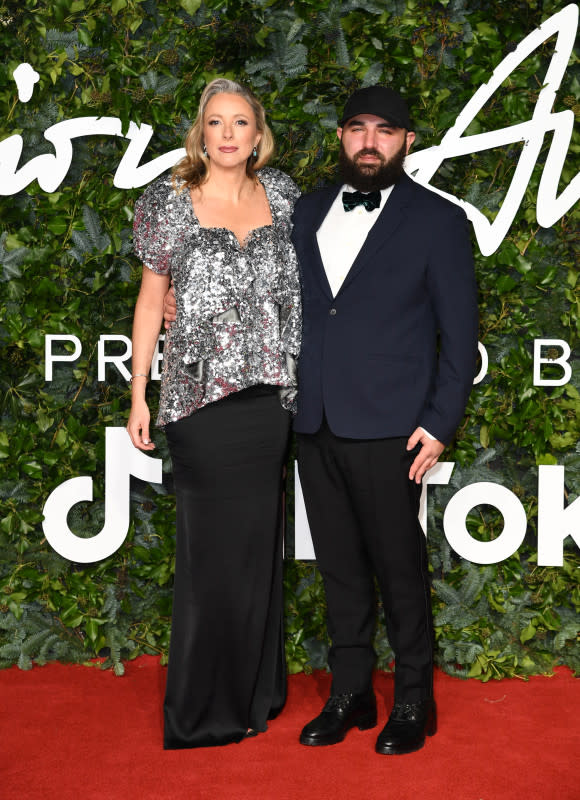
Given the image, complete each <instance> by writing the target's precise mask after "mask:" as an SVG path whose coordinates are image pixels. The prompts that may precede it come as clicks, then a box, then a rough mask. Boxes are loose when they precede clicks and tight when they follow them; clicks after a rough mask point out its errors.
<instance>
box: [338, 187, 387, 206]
mask: <svg viewBox="0 0 580 800" xmlns="http://www.w3.org/2000/svg"><path fill="white" fill-rule="evenodd" d="M342 205H343V207H344V210H345V211H352V210H353V208H356V207H357V206H364V207H365V208H366V210H367V211H374V209H375V208H379V206H380V205H381V193H380V192H378V191H377V192H369V193H368V194H363V193H362V192H343V193H342Z"/></svg>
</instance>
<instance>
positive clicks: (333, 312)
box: [330, 308, 336, 317]
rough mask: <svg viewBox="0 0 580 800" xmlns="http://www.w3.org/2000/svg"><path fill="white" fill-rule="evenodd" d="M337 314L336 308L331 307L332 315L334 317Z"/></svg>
mask: <svg viewBox="0 0 580 800" xmlns="http://www.w3.org/2000/svg"><path fill="white" fill-rule="evenodd" d="M335 314H336V308H331V309H330V316H331V317H334V315H335Z"/></svg>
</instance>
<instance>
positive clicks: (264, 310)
mask: <svg viewBox="0 0 580 800" xmlns="http://www.w3.org/2000/svg"><path fill="white" fill-rule="evenodd" d="M257 175H258V179H259V180H260V182H261V183H262V185H263V186H264V189H265V191H266V196H267V198H268V202H269V204H270V212H271V215H272V225H266V226H263V227H260V228H256V229H254V230H252V231H250V233H249V234H248V237H247V238H246V240H245V242H244V243H243V246H241V245H240V244H239V242H238V240H237V239H236V236H235V235H234V234H233V233H232V231H230V230H228V229H227V228H204V227H202V226H201V225H200V224H199V221H198V219H197V217H196V216H195V212H194V210H193V205H192V203H191V199H190V194H189V191H188V190H187V189H183V190H182V191H181V192H179V191H176V189H175V188H174V185H173V182H172V178H171V176H170V175H164V176H162V177H161V178H158V179H157V180H156V181H154V182H153V183H151V184H150V185H149V186H148V187H147V189H146V190H145V192H144V193H143V194H142V196H141V197H140V198H139V200H138V201H137V203H136V204H135V219H134V225H133V234H134V246H135V251H136V253H137V255H138V256H139V257H140V259H141V261H142V262H143V264H144V265H145V266H146V267H148V268H149V269H152V270H153V271H154V272H156V273H158V274H162V275H166V274H170V275H171V277H172V279H173V283H174V286H175V296H176V302H177V319H176V320H175V322H174V323H173V324H172V326H171V328H170V330H169V331H168V333H167V336H166V339H165V346H164V350H163V374H162V379H161V394H160V398H159V416H158V418H157V424H158V425H159V426H164V425H166V424H167V423H168V422H175V421H176V420H178V419H181V418H183V417H186V416H189V414H191V413H192V412H194V411H196V410H197V409H199V408H202V407H203V406H205V405H207V404H208V403H213V402H215V401H216V400H220V399H221V398H223V397H226V396H227V395H229V394H231V393H232V392H237V391H240V390H241V389H246V388H249V387H250V386H254V385H257V384H270V385H273V386H279V387H280V400H281V403H282V405H283V406H284V407H285V408H287V409H288V410H290V411H295V396H296V368H295V360H296V358H297V357H298V352H299V349H300V328H301V314H300V286H299V282H298V266H297V263H296V254H295V252H294V248H293V246H292V243H291V241H290V233H291V229H292V223H291V219H290V218H291V215H292V211H293V207H294V203H295V201H296V199H297V198H298V196H299V194H300V192H299V190H298V187H297V186H296V184H295V183H294V182H293V181H292V180H291V179H290V178H289V177H288V176H287V175H285V174H284V173H283V172H280V171H278V170H275V169H271V168H264V169H262V170H260V171H259V172H258V173H257ZM179 188H180V184H179V183H178V184H177V189H178V190H179Z"/></svg>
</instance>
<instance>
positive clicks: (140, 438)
mask: <svg viewBox="0 0 580 800" xmlns="http://www.w3.org/2000/svg"><path fill="white" fill-rule="evenodd" d="M150 420H151V415H150V414H149V407H148V406H147V403H146V402H145V400H141V399H136V400H133V404H132V406H131V413H130V415H129V422H128V423H127V431H128V433H129V436H130V437H131V441H132V442H133V444H134V445H135V447H138V448H139V450H155V445H154V444H153V442H152V441H151V439H150V438H149V422H150Z"/></svg>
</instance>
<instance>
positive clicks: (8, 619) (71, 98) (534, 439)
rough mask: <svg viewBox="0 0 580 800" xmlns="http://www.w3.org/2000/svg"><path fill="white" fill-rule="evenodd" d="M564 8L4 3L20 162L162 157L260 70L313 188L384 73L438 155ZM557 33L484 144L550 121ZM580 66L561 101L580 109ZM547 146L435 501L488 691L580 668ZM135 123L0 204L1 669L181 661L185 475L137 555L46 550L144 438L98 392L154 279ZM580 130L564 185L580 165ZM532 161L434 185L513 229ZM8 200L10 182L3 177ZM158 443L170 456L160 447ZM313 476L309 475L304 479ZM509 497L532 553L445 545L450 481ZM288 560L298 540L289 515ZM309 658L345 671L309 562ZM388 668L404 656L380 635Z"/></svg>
mask: <svg viewBox="0 0 580 800" xmlns="http://www.w3.org/2000/svg"><path fill="white" fill-rule="evenodd" d="M562 7H563V4H561V3H557V2H552V0H544V2H541V0H537V1H536V0H527V1H526V2H524V1H523V0H509V1H508V0H505V2H503V1H501V0H490V1H489V2H480V1H479V0H470V1H467V0H441V1H440V2H435V0H409V2H402V1H401V0H382V1H381V0H371V2H357V0H295V2H292V3H288V2H280V0H258V2H253V3H250V2H246V0H208V2H201V0H181V2H177V0H175V1H171V2H169V1H166V0H107V2H103V0H73V1H72V2H67V1H66V0H51V2H40V1H37V0H19V2H18V3H16V2H8V3H2V2H1V0H0V45H1V51H2V54H3V61H4V63H3V66H2V70H1V72H0V108H1V115H0V128H1V130H0V139H4V138H6V137H8V136H10V135H13V134H15V133H20V134H21V135H22V136H23V138H24V140H25V148H24V152H23V154H22V157H21V160H20V166H21V165H23V164H25V163H27V162H28V161H29V160H30V159H31V158H33V157H34V156H36V155H38V154H41V153H51V152H53V149H52V146H51V145H50V143H48V142H46V140H45V139H44V137H43V132H44V131H45V130H46V128H48V127H49V126H50V125H52V124H55V123H56V122H59V121H61V120H64V119H70V118H73V117H78V116H90V115H95V116H112V117H120V118H121V119H122V121H123V125H124V126H125V129H126V127H127V125H128V122H129V120H134V121H135V122H146V123H149V124H151V125H152V126H153V127H154V130H155V135H154V137H153V139H152V141H151V144H150V147H149V149H148V151H147V153H146V155H145V157H144V161H147V160H149V159H150V158H153V157H154V156H156V155H160V154H163V153H166V152H168V151H170V150H172V149H174V148H175V147H179V146H181V143H182V138H183V134H184V132H185V130H186V129H187V127H188V124H189V123H190V121H191V120H192V118H193V116H194V114H195V110H196V105H197V101H198V98H199V95H200V92H201V89H202V87H203V86H204V85H205V83H206V82H207V81H208V80H210V79H212V78H214V77H216V76H224V75H225V76H227V77H233V78H238V79H242V80H244V81H246V82H248V83H249V84H250V85H251V86H252V87H253V88H254V89H255V91H256V92H257V93H258V94H259V96H260V97H261V99H262V100H263V102H264V105H265V107H266V109H267V111H268V116H269V120H270V122H271V124H272V127H273V130H274V133H275V135H276V139H277V144H278V152H277V157H276V162H275V165H276V166H278V167H280V168H282V169H284V170H286V171H288V172H289V173H290V174H291V175H292V176H293V177H294V178H295V180H296V181H297V182H298V184H299V185H300V186H301V188H303V189H304V190H308V189H311V188H313V187H315V186H317V185H318V184H320V183H321V182H325V181H327V180H331V179H332V178H333V176H334V163H335V160H336V154H337V140H336V136H335V133H334V130H335V126H336V116H337V111H338V110H340V109H341V108H342V105H343V103H344V101H345V99H346V97H347V96H348V95H349V93H350V92H351V91H352V90H353V89H354V88H356V87H357V86H360V85H361V84H362V85H367V84H370V83H374V82H379V81H383V82H388V83H392V84H393V85H394V86H397V87H399V88H400V90H401V91H402V92H404V93H405V94H407V96H408V97H409V99H410V100H411V103H412V107H413V115H414V120H415V122H416V130H417V143H416V148H419V149H423V148H426V147H429V146H431V145H434V144H438V143H439V142H440V140H441V138H442V136H443V135H444V133H445V131H446V130H447V129H448V128H449V127H450V125H452V124H453V123H454V121H455V119H456V117H457V115H458V114H459V112H460V111H461V110H462V108H463V107H464V106H465V104H466V102H467V101H468V100H469V98H470V97H471V96H472V94H473V93H474V91H475V90H476V89H477V88H478V87H479V86H480V85H481V83H483V82H485V81H487V80H488V78H489V76H490V75H491V72H492V70H493V68H494V67H495V66H497V64H498V63H499V62H500V61H501V60H502V58H503V57H504V56H505V55H506V54H507V53H509V52H510V51H511V50H513V49H514V47H515V46H516V45H517V44H518V43H519V41H521V39H523V38H524V36H525V35H527V34H528V33H530V32H531V31H533V30H534V29H535V28H537V27H538V25H539V24H540V23H541V22H542V21H543V20H545V19H547V18H548V17H549V16H551V15H552V14H553V13H555V12H556V11H558V10H560V9H561V8H562ZM553 44H554V39H553V38H552V39H551V40H549V41H548V42H547V43H546V44H545V45H543V46H542V47H540V48H538V49H537V50H536V51H535V52H534V53H533V54H531V56H530V57H529V58H528V59H527V60H526V61H525V62H524V63H523V64H522V65H521V66H520V67H519V68H518V69H516V70H515V71H514V73H513V74H512V75H511V76H510V78H509V79H508V80H506V81H505V82H504V84H503V86H502V87H501V88H500V90H499V91H498V92H496V94H495V95H494V97H493V98H492V99H491V101H490V102H489V103H488V104H487V105H486V107H485V109H484V111H483V112H482V113H481V114H480V115H479V116H478V117H477V119H476V120H475V121H474V122H473V123H472V125H471V127H470V129H469V131H468V132H469V133H475V132H478V131H484V130H492V129H493V128H496V127H505V126H507V125H509V124H511V123H514V122H519V121H524V120H527V119H529V118H530V117H531V114H532V113H533V109H534V104H535V101H536V100H537V97H538V92H539V90H540V88H541V86H542V84H543V82H544V77H545V73H546V69H547V66H548V64H549V61H550V58H551V56H552V54H553ZM24 61H26V62H29V63H30V64H32V66H33V67H34V68H35V69H36V71H37V72H38V73H39V74H40V81H39V83H38V84H37V86H36V87H35V90H34V95H33V98H32V100H31V101H30V102H28V103H23V102H18V98H17V93H16V85H15V83H14V81H13V79H12V72H13V70H14V68H15V67H16V66H17V65H18V64H19V63H20V62H24ZM579 88H580V84H579V71H578V61H577V58H576V57H573V58H572V59H571V61H570V64H569V66H568V70H567V73H566V77H565V79H564V81H563V83H562V86H561V88H560V90H559V92H558V95H557V98H556V104H555V110H563V109H566V108H572V109H573V111H574V113H575V114H576V118H578V115H579V114H580V102H579V99H578V95H579ZM550 141H551V135H547V136H546V139H545V142H544V148H543V150H542V154H541V157H540V161H539V163H538V166H537V168H536V169H535V171H534V173H533V176H532V180H531V182H530V184H529V187H528V189H527V193H526V196H525V198H524V201H523V203H522V205H521V207H520V210H519V212H518V215H517V217H516V219H515V221H514V223H513V225H512V226H511V228H510V231H509V233H508V235H507V237H506V239H505V241H504V242H503V244H502V245H501V247H500V248H499V249H498V250H497V252H496V253H494V254H493V255H492V256H488V257H483V256H481V254H480V253H479V251H478V250H477V247H476V248H475V251H476V254H477V274H478V282H479V288H480V308H481V334H480V338H481V340H482V342H483V343H484V344H485V346H486V348H487V350H488V353H489V357H490V369H489V373H488V375H487V377H486V378H485V380H484V381H483V382H482V383H481V384H479V385H478V386H477V387H476V388H475V389H474V391H473V394H472V398H471V401H470V405H469V408H468V411H467V414H466V417H465V421H464V423H463V425H462V426H461V429H460V430H459V432H458V435H457V441H456V443H455V444H454V446H453V448H451V449H450V450H449V452H447V453H446V454H445V458H446V460H450V461H455V462H457V465H456V468H455V471H454V474H453V479H452V483H451V484H450V485H449V486H446V487H438V488H437V489H433V490H431V492H430V500H429V548H430V557H431V565H432V570H433V578H434V582H433V606H434V611H435V623H436V635H437V659H438V662H439V664H440V665H441V666H442V667H443V668H444V669H445V670H447V671H448V672H451V673H453V674H457V675H462V676H467V675H469V676H473V677H479V678H481V679H484V680H485V679H488V678H490V677H501V676H503V675H514V674H517V675H526V674H529V673H534V672H542V671H549V670H550V669H551V668H552V667H553V666H554V665H556V664H568V665H570V666H571V667H572V668H574V669H575V670H578V669H579V668H580V653H579V648H578V623H577V620H578V616H577V613H578V610H579V608H580V585H579V580H578V575H579V572H578V567H579V565H580V558H579V554H578V548H577V547H576V546H575V544H574V543H573V542H571V541H569V543H568V545H567V547H566V553H565V563H564V566H563V567H562V568H545V567H544V568H542V567H538V566H537V563H536V551H537V546H536V515H537V504H538V499H537V467H538V465H539V464H556V463H557V464H561V465H564V466H565V468H566V501H567V503H568V504H569V503H571V502H573V501H574V499H575V498H576V497H577V496H578V494H579V488H580V448H579V445H578V442H579V439H580V435H579V434H580V431H579V429H580V400H579V394H578V389H579V388H580V386H579V384H580V363H579V360H578V350H577V343H578V334H579V331H580V322H579V313H578V312H579V309H580V283H579V282H578V271H577V266H576V261H575V248H576V245H577V241H578V238H577V237H578V228H577V223H578V217H577V216H573V214H572V212H570V213H568V214H567V215H566V216H564V217H563V218H562V219H561V220H560V221H559V222H558V223H557V224H556V225H555V226H554V227H553V228H550V229H543V228H540V227H539V226H538V224H537V222H536V218H535V203H536V196H537V191H538V185H539V181H540V176H541V171H542V164H543V160H544V159H545V157H546V152H547V149H548V147H549V144H550ZM126 144H127V142H126V140H124V139H123V138H121V137H111V136H109V137H105V136H95V137H85V138H81V139H77V140H75V143H74V152H75V155H74V159H73V163H72V166H71V169H70V170H69V173H68V174H67V176H66V179H65V180H64V182H63V183H62V184H61V185H60V186H59V187H58V189H57V191H55V192H53V193H47V192H45V191H43V190H42V189H41V188H40V187H39V185H38V184H37V183H36V182H32V183H31V184H30V185H28V186H27V187H26V188H25V189H23V190H22V191H20V192H19V193H18V194H16V195H14V196H10V197H4V198H2V199H1V201H0V202H1V218H0V226H1V237H0V263H1V265H2V272H1V273H0V319H1V322H0V340H1V344H2V367H1V387H0V388H1V402H2V429H1V432H0V464H1V473H0V499H1V501H2V511H1V513H0V661H1V665H3V666H6V665H9V664H12V663H18V665H19V666H20V667H21V668H23V669H26V668H29V667H30V666H31V665H32V663H33V662H34V661H36V662H37V663H44V662H45V661H47V660H51V659H61V660H67V659H68V660H75V661H85V660H89V659H91V658H93V657H95V656H97V655H101V656H102V655H104V656H106V658H107V660H106V663H107V664H112V665H113V666H114V668H115V670H116V671H117V672H118V673H122V670H123V667H122V659H127V658H133V657H135V656H136V655H138V654H139V653H144V652H146V653H160V654H162V656H163V657H164V658H165V655H166V653H167V644H168V626H169V613H170V607H171V583H172V559H173V516H174V503H173V497H172V495H171V491H170V489H171V476H170V474H169V473H167V474H166V475H165V481H164V485H163V486H152V487H151V486H147V485H145V484H142V483H140V482H139V481H135V482H134V484H133V492H132V523H131V528H130V531H129V536H128V538H127V541H126V542H125V544H124V545H123V546H122V547H121V548H120V550H119V551H118V552H117V553H115V555H113V556H111V557H110V558H108V559H107V560H105V561H103V562H100V563H96V564H92V565H78V564H71V563H70V562H69V561H67V560H65V559H63V558H61V557H60V556H59V555H57V554H56V553H55V552H54V551H53V550H52V549H51V548H50V547H49V546H48V544H47V543H46V541H45V540H44V539H43V534H42V527H41V522H42V516H41V509H42V508H43V505H44V503H45V501H46V498H47V496H48V495H49V493H50V492H51V491H52V490H53V489H54V488H55V486H57V485H58V484H60V483H61V482H62V481H63V480H66V479H68V478H71V477H75V476H78V475H94V476H99V475H101V474H102V469H103V464H104V433H105V427H106V426H123V425H124V424H125V422H126V418H127V414H128V408H129V393H128V389H127V385H126V384H125V382H124V381H123V380H122V379H121V377H120V375H119V374H118V373H117V372H116V371H115V370H113V369H110V370H109V371H108V372H107V380H106V381H105V382H98V380H97V366H96V348H97V341H98V338H99V336H100V335H101V334H107V333H115V334H126V335H130V326H131V317H132V307H133V303H134V300H135V298H136V293H137V290H138V283H139V277H140V267H139V264H138V262H137V260H136V259H135V257H134V256H133V255H132V253H131V234H130V230H131V221H132V215H133V202H134V200H135V199H136V197H137V196H138V195H139V194H140V192H141V190H140V189H139V190H130V191H126V190H120V189H117V188H115V186H114V185H113V175H114V172H115V170H116V168H117V165H118V164H119V161H120V160H121V157H122V155H123V152H124V150H125V148H126ZM578 150H579V141H578V135H577V133H576V134H575V135H574V138H573V140H572V144H571V147H570V151H569V154H568V157H567V160H566V163H565V166H564V170H563V174H562V178H561V181H560V188H559V191H562V190H563V189H564V187H565V186H567V185H568V184H569V183H570V181H571V179H572V178H573V177H574V170H573V162H574V156H577V154H578ZM518 155H519V149H518V146H515V145H514V146H511V147H505V148H498V149H496V150H493V151H483V152H481V153H478V154H475V155H472V156H463V157H461V158H456V159H453V160H449V161H446V162H445V163H444V164H443V165H442V167H441V168H440V169H439V171H438V173H437V175H436V176H435V178H434V179H433V184H434V185H436V186H439V187H441V188H444V189H445V190H447V191H450V192H451V193H453V194H455V195H456V196H458V197H463V198H466V199H467V200H469V201H470V202H471V203H473V204H475V205H476V206H477V207H478V208H479V209H480V210H481V211H482V212H483V213H484V214H485V215H486V216H488V218H490V219H492V218H493V217H494V216H495V214H496V213H497V210H498V208H499V207H500V205H501V202H502V199H503V197H504V195H505V192H506V190H507V188H508V187H509V184H510V181H511V179H512V177H513V173H514V169H515V166H516V162H517V157H518ZM0 189H1V187H0ZM47 334H75V335H77V336H78V337H79V339H80V340H81V342H82V344H83V353H82V355H81V357H80V358H79V359H78V360H77V361H76V362H75V363H74V364H70V365H67V364H61V365H57V366H56V367H55V374H54V380H53V382H51V383H46V382H45V380H44V337H45V335H47ZM541 337H548V338H560V339H563V340H565V341H567V342H568V343H569V345H570V346H571V348H572V351H573V357H572V359H571V365H572V370H573V374H572V380H571V381H570V382H569V383H568V384H566V385H565V386H561V387H556V388H553V389H548V388H545V387H536V386H534V385H533V381H532V347H533V340H534V338H541ZM157 441H158V443H159V450H160V455H163V456H165V458H166V461H165V464H166V468H168V466H167V465H168V461H167V452H166V450H165V446H164V444H163V437H162V436H159V435H158V436H157ZM289 472H291V470H289ZM485 480H490V481H495V482H498V483H501V484H503V485H505V486H507V487H508V488H510V489H512V490H513V491H514V492H515V494H516V495H517V496H518V497H519V498H520V499H521V501H522V503H523V504H524V507H525V509H526V514H527V517H528V532H527V536H526V540H525V542H524V544H523V545H522V546H521V547H520V549H519V551H518V552H517V553H516V554H515V555H513V556H512V557H510V558H509V559H507V560H506V561H503V562H502V563H499V564H495V565H490V566H477V565H474V564H471V563H468V562H466V561H463V560H462V559H461V558H459V557H458V556H457V555H456V554H455V553H454V552H453V551H452V550H451V548H450V547H449V545H448V544H447V542H446V539H445V537H444V535H443V533H442V514H443V511H444V509H445V506H446V504H447V502H448V501H449V499H450V497H451V496H452V494H453V493H454V492H456V491H457V490H458V489H459V488H461V487H462V486H465V485H467V484H469V483H472V482H474V481H485ZM103 491H104V487H103V484H102V481H99V480H98V479H97V480H95V502H94V503H91V504H79V505H78V506H77V507H75V508H74V509H73V511H72V512H71V514H70V515H69V522H70V525H71V527H72V528H73V530H75V531H76V532H77V533H78V535H81V536H90V535H91V534H94V533H96V532H98V531H99V530H100V529H101V526H102V523H103V507H102V502H100V501H102V498H103ZM468 525H469V529H470V532H471V534H472V535H473V537H474V538H478V539H481V540H484V541H487V540H491V539H493V538H494V537H496V536H497V535H498V533H499V532H500V531H501V529H502V525H503V522H502V518H501V516H500V515H499V514H498V513H497V512H495V511H494V510H493V509H492V508H490V507H488V506H482V507H478V508H477V509H474V511H473V512H472V513H471V514H470V516H469V519H468ZM288 527H289V532H288V548H287V550H288V553H289V554H291V553H292V520H291V519H290V520H289V526H288ZM285 585H286V596H287V656H288V663H289V666H290V670H291V671H299V670H301V669H309V668H311V667H320V666H324V664H325V659H326V648H327V642H326V635H325V629H324V596H323V591H322V587H321V582H320V578H319V575H318V573H317V571H316V568H315V567H314V566H313V565H312V564H301V563H297V562H294V561H293V560H292V559H291V558H289V559H288V560H287V563H286V576H285ZM377 651H378V654H379V665H380V666H382V667H384V668H388V666H389V664H390V661H391V652H390V650H389V647H388V643H387V640H386V637H385V633H384V627H383V626H382V624H380V625H379V628H378V631H377Z"/></svg>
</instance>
